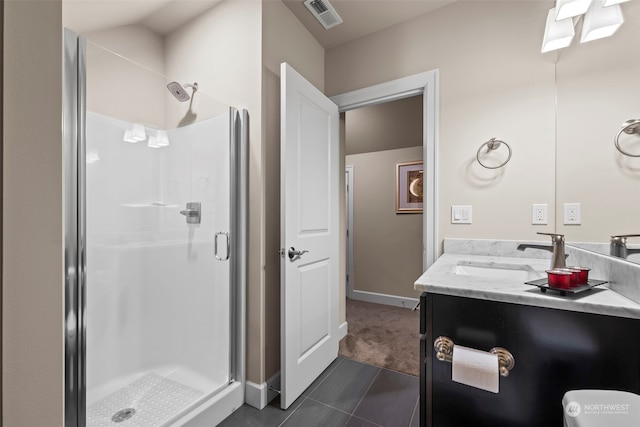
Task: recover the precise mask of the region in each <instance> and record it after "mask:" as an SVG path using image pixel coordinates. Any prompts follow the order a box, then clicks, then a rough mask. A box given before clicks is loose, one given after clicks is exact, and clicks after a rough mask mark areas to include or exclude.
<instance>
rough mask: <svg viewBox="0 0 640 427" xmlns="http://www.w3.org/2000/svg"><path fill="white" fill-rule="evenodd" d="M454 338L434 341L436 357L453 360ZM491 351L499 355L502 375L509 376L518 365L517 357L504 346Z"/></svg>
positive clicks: (440, 359)
mask: <svg viewBox="0 0 640 427" xmlns="http://www.w3.org/2000/svg"><path fill="white" fill-rule="evenodd" d="M453 345H454V344H453V340H452V339H451V338H448V337H438V338H436V339H435V341H434V342H433V349H434V350H435V352H436V358H437V359H438V360H439V361H441V362H449V363H451V361H452V360H453ZM489 353H491V354H496V355H497V356H498V366H499V369H500V376H503V377H508V376H509V371H511V370H512V369H513V367H514V366H516V359H514V357H513V355H512V354H511V352H509V350H507V349H506V348H502V347H493V348H492V349H491V350H489Z"/></svg>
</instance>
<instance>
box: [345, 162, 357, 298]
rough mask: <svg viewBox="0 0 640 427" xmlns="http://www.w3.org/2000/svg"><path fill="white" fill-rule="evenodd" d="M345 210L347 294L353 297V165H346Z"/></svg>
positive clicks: (348, 296)
mask: <svg viewBox="0 0 640 427" xmlns="http://www.w3.org/2000/svg"><path fill="white" fill-rule="evenodd" d="M344 169H345V192H346V193H347V194H346V197H345V210H346V214H347V215H346V227H347V230H346V235H347V236H346V238H347V244H346V250H347V251H346V254H345V259H346V263H347V265H346V272H347V277H346V278H345V280H346V295H347V298H353V282H354V277H355V276H354V274H355V273H354V270H353V173H354V168H353V165H346V166H345V168H344Z"/></svg>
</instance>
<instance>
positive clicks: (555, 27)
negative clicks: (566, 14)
mask: <svg viewBox="0 0 640 427" xmlns="http://www.w3.org/2000/svg"><path fill="white" fill-rule="evenodd" d="M555 17H556V9H555V8H553V9H550V10H549V13H548V14H547V23H546V25H545V27H544V37H543V39H542V53H544V52H549V51H552V50H556V49H562V48H563V47H567V46H569V45H570V44H571V41H572V40H573V37H574V36H575V35H576V32H575V30H574V29H573V19H571V18H567V19H563V20H561V21H556V18H555Z"/></svg>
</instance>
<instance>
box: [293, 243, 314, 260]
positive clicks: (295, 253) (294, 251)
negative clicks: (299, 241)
mask: <svg viewBox="0 0 640 427" xmlns="http://www.w3.org/2000/svg"><path fill="white" fill-rule="evenodd" d="M307 252H309V251H296V248H294V247H293V246H291V247H290V248H289V259H290V260H292V261H293V260H294V259H295V258H299V257H301V256H302V255H303V254H306V253H307Z"/></svg>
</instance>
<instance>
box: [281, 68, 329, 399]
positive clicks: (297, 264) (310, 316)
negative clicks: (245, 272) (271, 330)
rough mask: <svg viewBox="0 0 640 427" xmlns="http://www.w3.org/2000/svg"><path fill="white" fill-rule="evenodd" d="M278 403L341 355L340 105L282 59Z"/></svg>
mask: <svg viewBox="0 0 640 427" xmlns="http://www.w3.org/2000/svg"><path fill="white" fill-rule="evenodd" d="M280 79H281V92H280V100H281V101H280V102H281V142H280V144H281V170H282V172H281V182H280V187H281V188H280V190H281V198H282V206H281V213H280V216H281V217H280V220H281V231H282V235H281V248H284V251H283V253H282V264H281V265H282V268H281V275H282V283H281V301H282V307H281V346H282V347H281V368H280V369H281V396H280V398H281V406H282V408H283V409H286V408H288V407H289V405H291V404H292V403H293V402H294V401H295V400H296V399H297V398H298V397H299V396H300V395H301V394H302V392H303V391H304V390H305V389H306V388H307V387H308V386H309V385H310V384H311V383H312V382H313V381H314V380H315V379H316V378H317V377H318V376H319V375H320V374H321V373H322V371H324V370H325V369H326V368H327V367H328V366H329V365H330V364H331V362H333V361H334V360H335V359H336V357H338V305H339V296H338V291H339V282H340V280H339V273H338V262H339V257H338V252H339V240H338V237H339V230H338V229H339V224H338V202H339V174H340V171H339V169H338V160H339V157H338V129H339V123H338V120H339V116H338V107H337V106H336V105H335V104H334V103H333V102H331V101H330V100H329V98H327V97H326V96H324V95H323V94H322V92H320V91H319V90H318V89H316V88H315V87H313V85H311V84H310V83H309V82H307V81H306V80H305V79H304V78H303V77H302V76H301V75H300V74H298V73H297V72H296V71H295V70H294V69H293V68H291V66H289V65H288V64H286V63H283V64H282V65H281V67H280Z"/></svg>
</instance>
